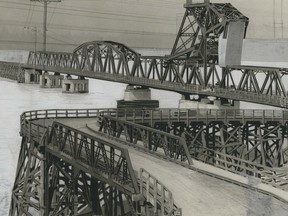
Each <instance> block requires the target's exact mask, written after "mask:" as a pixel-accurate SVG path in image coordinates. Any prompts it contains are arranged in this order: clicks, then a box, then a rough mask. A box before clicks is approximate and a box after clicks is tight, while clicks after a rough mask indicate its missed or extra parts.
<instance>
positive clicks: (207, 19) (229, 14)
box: [170, 2, 249, 65]
mask: <svg viewBox="0 0 288 216" xmlns="http://www.w3.org/2000/svg"><path fill="white" fill-rule="evenodd" d="M185 8H186V11H185V13H184V16H183V20H182V23H181V25H180V28H179V31H178V35H177V37H176V40H175V43H174V46H173V49H172V52H171V57H170V58H171V59H175V58H176V59H178V58H184V59H185V60H186V59H189V60H193V59H194V58H195V59H196V61H198V62H199V63H201V64H204V65H207V64H208V63H216V62H218V39H219V37H220V35H221V34H222V33H223V34H224V36H225V34H226V31H227V28H228V25H229V23H230V22H244V23H245V32H246V28H247V26H248V22H249V20H248V18H247V17H245V16H244V15H243V14H242V13H241V12H240V11H238V10H237V9H236V8H235V7H233V6H232V5H231V4H230V3H228V4H227V3H225V4H215V3H214V4H212V3H209V2H207V3H198V4H197V3H196V4H189V3H188V4H185Z"/></svg>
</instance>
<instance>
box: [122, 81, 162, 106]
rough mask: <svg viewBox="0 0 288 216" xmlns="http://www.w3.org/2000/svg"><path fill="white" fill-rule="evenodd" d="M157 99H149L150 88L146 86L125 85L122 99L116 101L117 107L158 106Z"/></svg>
mask: <svg viewBox="0 0 288 216" xmlns="http://www.w3.org/2000/svg"><path fill="white" fill-rule="evenodd" d="M158 107H159V101H158V100H151V90H150V89H149V88H147V87H142V86H133V85H127V87H126V89H125V93H124V99H123V100H118V101H117V108H132V109H133V108H158Z"/></svg>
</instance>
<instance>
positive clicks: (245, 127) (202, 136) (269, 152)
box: [153, 120, 286, 167]
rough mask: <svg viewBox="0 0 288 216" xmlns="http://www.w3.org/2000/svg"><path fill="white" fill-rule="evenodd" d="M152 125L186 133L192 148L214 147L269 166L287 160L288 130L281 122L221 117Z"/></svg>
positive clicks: (187, 141) (279, 164) (188, 144)
mask: <svg viewBox="0 0 288 216" xmlns="http://www.w3.org/2000/svg"><path fill="white" fill-rule="evenodd" d="M153 127H155V128H157V129H164V130H165V131H166V132H168V133H169V132H170V133H173V134H175V135H178V136H179V135H180V136H181V135H182V134H183V133H184V134H185V136H186V143H187V147H188V149H189V150H190V149H194V148H202V149H211V150H215V151H217V152H222V153H224V154H227V155H231V156H234V157H237V158H241V159H245V160H248V161H251V162H255V163H258V164H262V165H265V166H269V167H279V166H282V165H283V164H284V162H286V159H285V158H284V146H283V141H284V133H285V132H284V131H283V126H282V125H281V124H279V123H278V122H267V123H265V124H261V123H260V122H258V121H256V122H253V121H250V122H247V123H246V124H242V123H240V122H239V121H231V122H229V123H228V124H225V123H224V122H222V121H219V120H218V121H210V122H209V123H208V124H206V123H204V122H201V121H200V122H191V123H190V124H188V125H187V124H186V121H183V122H177V121H174V122H171V123H170V124H168V123H167V122H165V121H164V122H156V123H155V124H154V126H153ZM203 147H204V148H203ZM193 151H194V150H193ZM193 151H192V152H190V153H193ZM193 154H194V153H193ZM193 154H192V155H193ZM195 154H196V155H193V156H196V157H195V158H197V154H198V153H197V151H195Z"/></svg>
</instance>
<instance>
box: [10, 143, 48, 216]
mask: <svg viewBox="0 0 288 216" xmlns="http://www.w3.org/2000/svg"><path fill="white" fill-rule="evenodd" d="M43 160H44V157H43V154H41V153H39V151H38V150H37V148H36V147H35V143H34V142H32V143H29V142H28V139H27V137H23V138H22V143H21V149H20V153H19V158H18V164H17V169H16V178H15V182H14V186H13V190H12V199H11V204H10V212H9V215H11V216H16V215H20V216H22V215H29V216H32V215H35V214H37V213H40V212H41V210H42V208H43V205H41V204H43V203H41V201H40V197H41V195H40V194H41V192H42V191H41V180H42V177H41V166H43ZM42 201H43V200H42ZM42 213H43V212H42Z"/></svg>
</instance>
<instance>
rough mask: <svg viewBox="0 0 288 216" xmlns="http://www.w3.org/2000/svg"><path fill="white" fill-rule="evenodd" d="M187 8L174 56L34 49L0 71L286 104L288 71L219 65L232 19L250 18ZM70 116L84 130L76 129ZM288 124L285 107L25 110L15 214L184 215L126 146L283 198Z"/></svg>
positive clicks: (108, 44)
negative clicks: (200, 166) (251, 182)
mask: <svg viewBox="0 0 288 216" xmlns="http://www.w3.org/2000/svg"><path fill="white" fill-rule="evenodd" d="M185 8H186V10H185V14H184V17H183V20H182V23H181V26H180V29H179V32H178V34H177V37H176V41H175V43H174V46H173V49H172V52H171V55H169V56H162V57H160V56H141V55H140V54H138V53H137V52H135V51H133V50H132V49H130V48H129V47H127V46H125V45H123V44H120V43H116V42H112V41H92V42H87V43H84V44H82V45H81V46H79V47H77V48H76V49H75V50H74V51H73V53H59V52H30V54H29V58H28V61H27V64H24V65H23V64H22V65H12V64H9V63H1V64H0V67H1V69H2V70H1V76H2V77H8V78H13V79H17V80H18V81H21V79H23V72H24V71H25V70H26V69H36V70H38V71H39V73H42V71H49V72H55V73H63V74H69V75H76V76H81V77H88V78H94V79H102V80H108V81H113V82H122V83H127V84H132V85H138V86H145V87H150V88H156V89H163V90H168V91H174V92H178V93H180V94H183V95H185V96H186V98H189V97H190V95H198V96H199V98H203V97H207V96H215V97H216V98H223V99H227V100H240V101H248V102H254V103H259V104H266V105H272V106H276V107H282V108H287V107H288V100H287V92H286V89H285V85H284V82H285V77H286V75H287V70H286V69H282V68H264V67H263V68H261V67H248V66H229V67H225V68H221V67H219V66H218V40H219V38H220V37H221V36H224V37H225V35H226V34H227V31H228V28H229V24H230V23H233V22H241V23H244V26H245V29H246V28H247V26H248V21H249V20H248V18H247V17H245V16H244V15H243V14H241V13H240V12H239V11H238V10H237V9H236V8H234V7H233V6H232V5H231V4H216V3H209V2H205V3H197V4H189V3H188V4H186V5H185ZM245 31H246V30H245ZM244 36H245V35H244ZM21 77H22V78H21ZM75 119H76V122H78V123H79V122H81V121H84V122H86V121H87V122H90V123H89V124H88V123H84V126H83V128H80V129H79V128H78V129H77V128H76V127H75V123H73V121H75ZM287 120H288V113H287V111H286V110H281V111H280V110H279V111H273V110H263V111H260V110H188V109H187V110H184V109H183V110H173V109H154V110H149V109H145V110H122V109H90V110H88V109H87V110H38V111H29V112H25V113H23V114H22V116H21V133H20V134H21V136H22V143H21V150H20V155H19V161H18V166H17V173H16V178H15V183H14V187H13V191H12V201H11V208H10V215H13V216H14V215H83V216H84V215H103V216H104V215H105V216H106V215H107V216H108V215H109V216H118V215H156V214H158V215H167V216H168V215H181V212H182V210H183V213H187V211H186V212H185V209H184V208H183V209H181V203H177V200H175V202H174V199H173V194H172V192H171V188H168V187H167V186H165V184H164V183H163V182H160V181H159V180H158V179H157V178H156V177H154V176H153V175H151V174H150V173H149V170H144V169H141V170H136V172H135V170H134V168H133V163H132V162H131V158H130V155H129V152H128V150H127V147H126V145H128V146H133V147H135V148H136V149H137V150H139V151H142V152H146V153H148V154H152V155H155V156H157V157H159V158H162V159H165V160H169V161H172V162H173V163H175V164H177V165H181V166H184V167H187V168H189V169H195V168H193V166H194V165H193V163H194V162H195V161H201V162H204V163H207V164H209V165H212V166H215V167H217V168H221V169H223V170H226V171H229V172H233V173H235V174H238V175H241V176H245V177H247V176H254V177H256V178H258V179H259V181H261V182H262V183H264V184H267V185H270V186H272V187H275V188H279V189H281V190H284V191H287V190H288V185H287V184H288V172H287V169H286V167H285V164H286V162H287V148H288V146H287V132H288V128H287V122H288V121H287ZM71 122H72V123H71ZM70 124H71V125H70ZM123 144H125V145H123ZM198 171H199V170H198ZM203 173H205V174H208V175H209V174H210V175H211V173H209V172H204V171H203ZM213 175H214V176H217V178H220V179H224V180H227V178H225V177H224V176H221V175H217V174H213ZM228 180H229V179H228ZM229 181H232V180H231V179H230V180H229ZM234 183H235V182H234ZM236 183H237V182H236ZM238 183H239V182H238ZM271 195H272V196H274V197H276V198H278V199H282V198H281V196H277V194H273V193H272V194H271ZM282 200H284V201H286V202H287V200H285V199H282ZM184 215H185V214H184Z"/></svg>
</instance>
